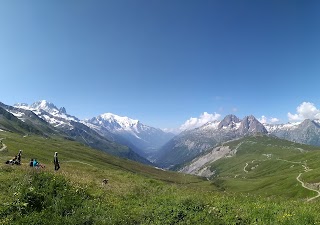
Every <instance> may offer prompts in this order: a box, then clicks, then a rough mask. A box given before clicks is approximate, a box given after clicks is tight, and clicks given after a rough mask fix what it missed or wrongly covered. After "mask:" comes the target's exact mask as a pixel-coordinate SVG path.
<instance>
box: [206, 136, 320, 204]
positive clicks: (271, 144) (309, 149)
mask: <svg viewBox="0 0 320 225" xmlns="http://www.w3.org/2000/svg"><path fill="white" fill-rule="evenodd" d="M226 145H229V146H230V147H231V148H232V149H235V148H237V153H236V155H235V156H233V157H227V158H223V159H220V160H218V161H216V162H214V163H213V164H211V168H210V169H211V170H212V171H213V170H215V171H216V174H215V176H214V177H213V180H214V181H215V182H217V183H219V185H220V188H222V189H224V190H228V191H233V192H243V193H248V192H249V193H255V194H259V195H264V196H274V195H281V196H285V197H291V198H307V197H312V196H314V195H316V192H315V191H309V190H307V189H305V188H304V189H303V188H301V183H300V182H299V181H297V176H298V175H299V174H300V173H302V175H301V179H302V180H303V181H304V182H307V183H318V182H320V167H319V165H320V151H319V147H313V146H308V145H303V144H298V143H293V142H290V141H286V140H282V139H278V138H274V137H267V136H257V137H247V138H244V139H240V140H237V141H233V142H229V143H227V144H226ZM306 168H308V170H307V171H306Z"/></svg>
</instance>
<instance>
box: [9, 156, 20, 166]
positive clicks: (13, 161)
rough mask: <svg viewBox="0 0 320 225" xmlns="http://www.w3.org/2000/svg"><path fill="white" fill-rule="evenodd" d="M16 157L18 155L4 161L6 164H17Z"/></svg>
mask: <svg viewBox="0 0 320 225" xmlns="http://www.w3.org/2000/svg"><path fill="white" fill-rule="evenodd" d="M17 158H18V156H15V157H14V158H13V159H10V160H8V161H6V164H11V165H19V163H18V160H17Z"/></svg>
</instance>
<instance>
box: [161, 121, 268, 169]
mask: <svg viewBox="0 0 320 225" xmlns="http://www.w3.org/2000/svg"><path fill="white" fill-rule="evenodd" d="M216 123H218V122H212V123H207V124H204V125H203V126H201V127H199V128H196V129H193V130H188V131H185V132H183V133H181V134H180V135H178V136H176V137H175V138H173V139H171V140H170V141H169V142H168V143H167V144H166V145H164V146H163V147H162V148H161V149H160V151H159V155H158V157H157V160H156V163H157V164H158V165H159V166H161V167H164V168H174V166H176V165H179V164H184V163H186V162H188V161H190V160H192V159H194V158H195V157H197V156H198V155H199V154H202V153H203V152H206V151H207V150H208V149H210V148H213V147H216V146H218V145H219V144H222V143H223V142H226V141H230V140H234V139H237V138H241V137H244V136H247V135H255V134H268V131H267V130H266V128H265V127H264V126H263V124H261V123H260V122H259V121H258V120H257V119H256V118H255V117H254V116H246V117H245V118H243V120H240V119H239V118H238V117H236V116H235V115H227V116H226V117H225V118H224V119H223V120H222V121H220V122H219V123H218V125H217V126H216V125H215V124H216Z"/></svg>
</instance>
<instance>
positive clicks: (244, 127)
mask: <svg viewBox="0 0 320 225" xmlns="http://www.w3.org/2000/svg"><path fill="white" fill-rule="evenodd" d="M238 131H239V134H240V135H247V134H257V133H260V134H267V133H268V131H267V129H266V128H265V127H264V126H263V125H262V124H261V123H260V122H259V121H258V120H257V119H256V118H255V117H254V116H252V115H251V116H246V117H245V118H243V120H242V121H241V124H240V127H239V130H238Z"/></svg>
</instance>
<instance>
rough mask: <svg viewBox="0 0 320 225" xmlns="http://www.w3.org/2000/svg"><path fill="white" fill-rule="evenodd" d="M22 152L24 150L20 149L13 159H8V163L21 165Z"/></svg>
mask: <svg viewBox="0 0 320 225" xmlns="http://www.w3.org/2000/svg"><path fill="white" fill-rule="evenodd" d="M21 154H22V150H19V153H18V154H17V155H16V156H15V157H14V158H13V159H10V160H8V161H6V164H11V165H21Z"/></svg>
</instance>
